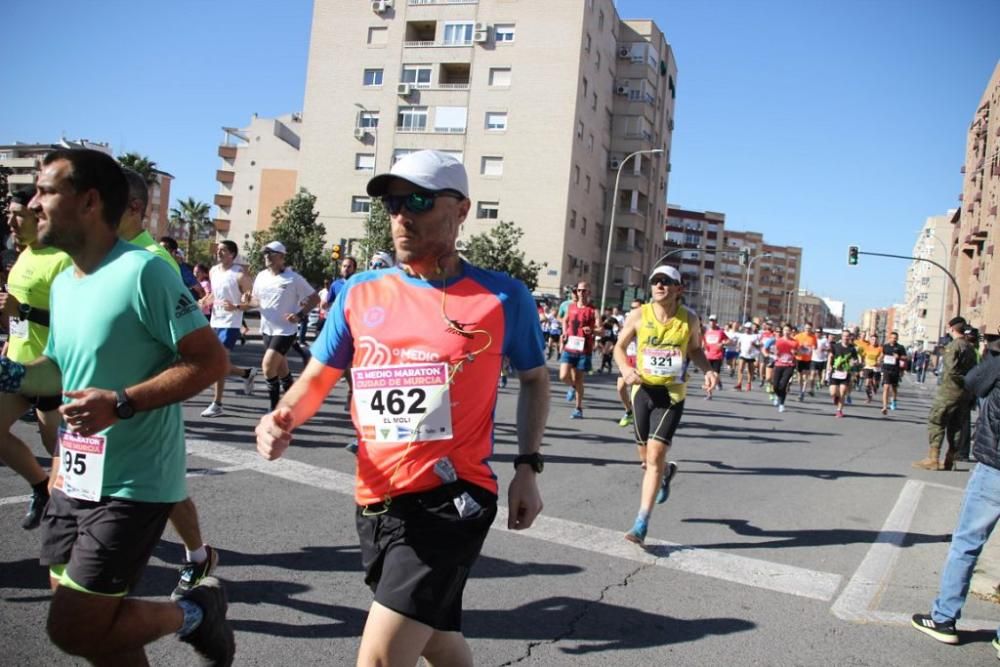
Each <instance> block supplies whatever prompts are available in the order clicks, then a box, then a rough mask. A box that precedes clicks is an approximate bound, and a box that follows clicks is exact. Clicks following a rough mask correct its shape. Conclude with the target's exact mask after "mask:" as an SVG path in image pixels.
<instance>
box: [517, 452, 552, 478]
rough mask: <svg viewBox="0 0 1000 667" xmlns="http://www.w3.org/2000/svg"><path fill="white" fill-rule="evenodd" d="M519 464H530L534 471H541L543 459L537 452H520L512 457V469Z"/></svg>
mask: <svg viewBox="0 0 1000 667" xmlns="http://www.w3.org/2000/svg"><path fill="white" fill-rule="evenodd" d="M521 464H527V465H529V466H531V469H532V470H534V471H535V472H536V473H541V472H542V470H544V469H545V459H543V458H542V455H541V454H539V453H538V452H535V453H534V454H520V455H518V456H515V457H514V469H515V470H516V469H517V466H519V465H521Z"/></svg>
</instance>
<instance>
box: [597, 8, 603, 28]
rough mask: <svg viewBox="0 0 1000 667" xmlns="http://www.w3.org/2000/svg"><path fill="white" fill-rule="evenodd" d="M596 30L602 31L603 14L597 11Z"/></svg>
mask: <svg viewBox="0 0 1000 667" xmlns="http://www.w3.org/2000/svg"><path fill="white" fill-rule="evenodd" d="M597 29H598V30H604V12H603V11H601V10H597Z"/></svg>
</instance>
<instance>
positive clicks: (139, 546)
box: [40, 490, 174, 596]
mask: <svg viewBox="0 0 1000 667" xmlns="http://www.w3.org/2000/svg"><path fill="white" fill-rule="evenodd" d="M173 507H174V503H140V502H135V501H131V500H121V499H118V498H102V499H101V500H100V502H92V501H89V500H78V499H76V498H71V497H70V496H67V495H66V494H65V493H63V492H62V491H59V490H53V492H52V497H51V498H50V499H49V504H48V506H47V507H46V508H45V515H44V516H43V517H42V549H41V557H40V561H41V563H42V565H47V566H49V567H50V568H51V570H56V569H61V566H65V570H64V573H63V580H62V581H61V582H60V583H61V584H62V585H64V586H68V587H70V588H73V589H76V590H81V591H83V592H85V593H96V594H99V595H111V596H122V595H125V594H126V593H128V591H129V589H130V588H132V587H133V586H135V584H136V583H138V581H139V577H140V575H141V574H142V570H143V568H144V567H146V562H147V561H148V560H149V557H150V555H151V554H152V553H153V548H154V547H155V546H156V544H157V543H158V542H159V541H160V535H161V534H162V533H163V528H164V526H166V525H167V518H169V516H170V511H171V510H172V509H173ZM50 573H51V574H56V573H55V572H52V571H50Z"/></svg>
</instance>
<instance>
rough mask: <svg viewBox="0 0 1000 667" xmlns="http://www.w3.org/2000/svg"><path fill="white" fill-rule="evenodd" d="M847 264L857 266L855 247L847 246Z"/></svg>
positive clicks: (856, 248)
mask: <svg viewBox="0 0 1000 667" xmlns="http://www.w3.org/2000/svg"><path fill="white" fill-rule="evenodd" d="M847 264H848V265H849V266H857V265H858V246H856V245H850V246H847Z"/></svg>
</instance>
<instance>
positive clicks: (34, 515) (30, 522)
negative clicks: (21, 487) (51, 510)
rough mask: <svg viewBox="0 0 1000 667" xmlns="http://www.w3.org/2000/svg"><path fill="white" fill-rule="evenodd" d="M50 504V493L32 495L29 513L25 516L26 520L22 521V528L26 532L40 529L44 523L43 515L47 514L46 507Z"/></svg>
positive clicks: (29, 502)
mask: <svg viewBox="0 0 1000 667" xmlns="http://www.w3.org/2000/svg"><path fill="white" fill-rule="evenodd" d="M48 502H49V494H48V493H39V492H38V491H33V492H32V493H31V500H29V501H28V511H27V512H26V513H25V514H24V519H22V520H21V528H24V529H25V530H34V529H35V528H38V526H39V525H40V524H41V523H42V514H44V513H45V506H46V505H47V504H48Z"/></svg>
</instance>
